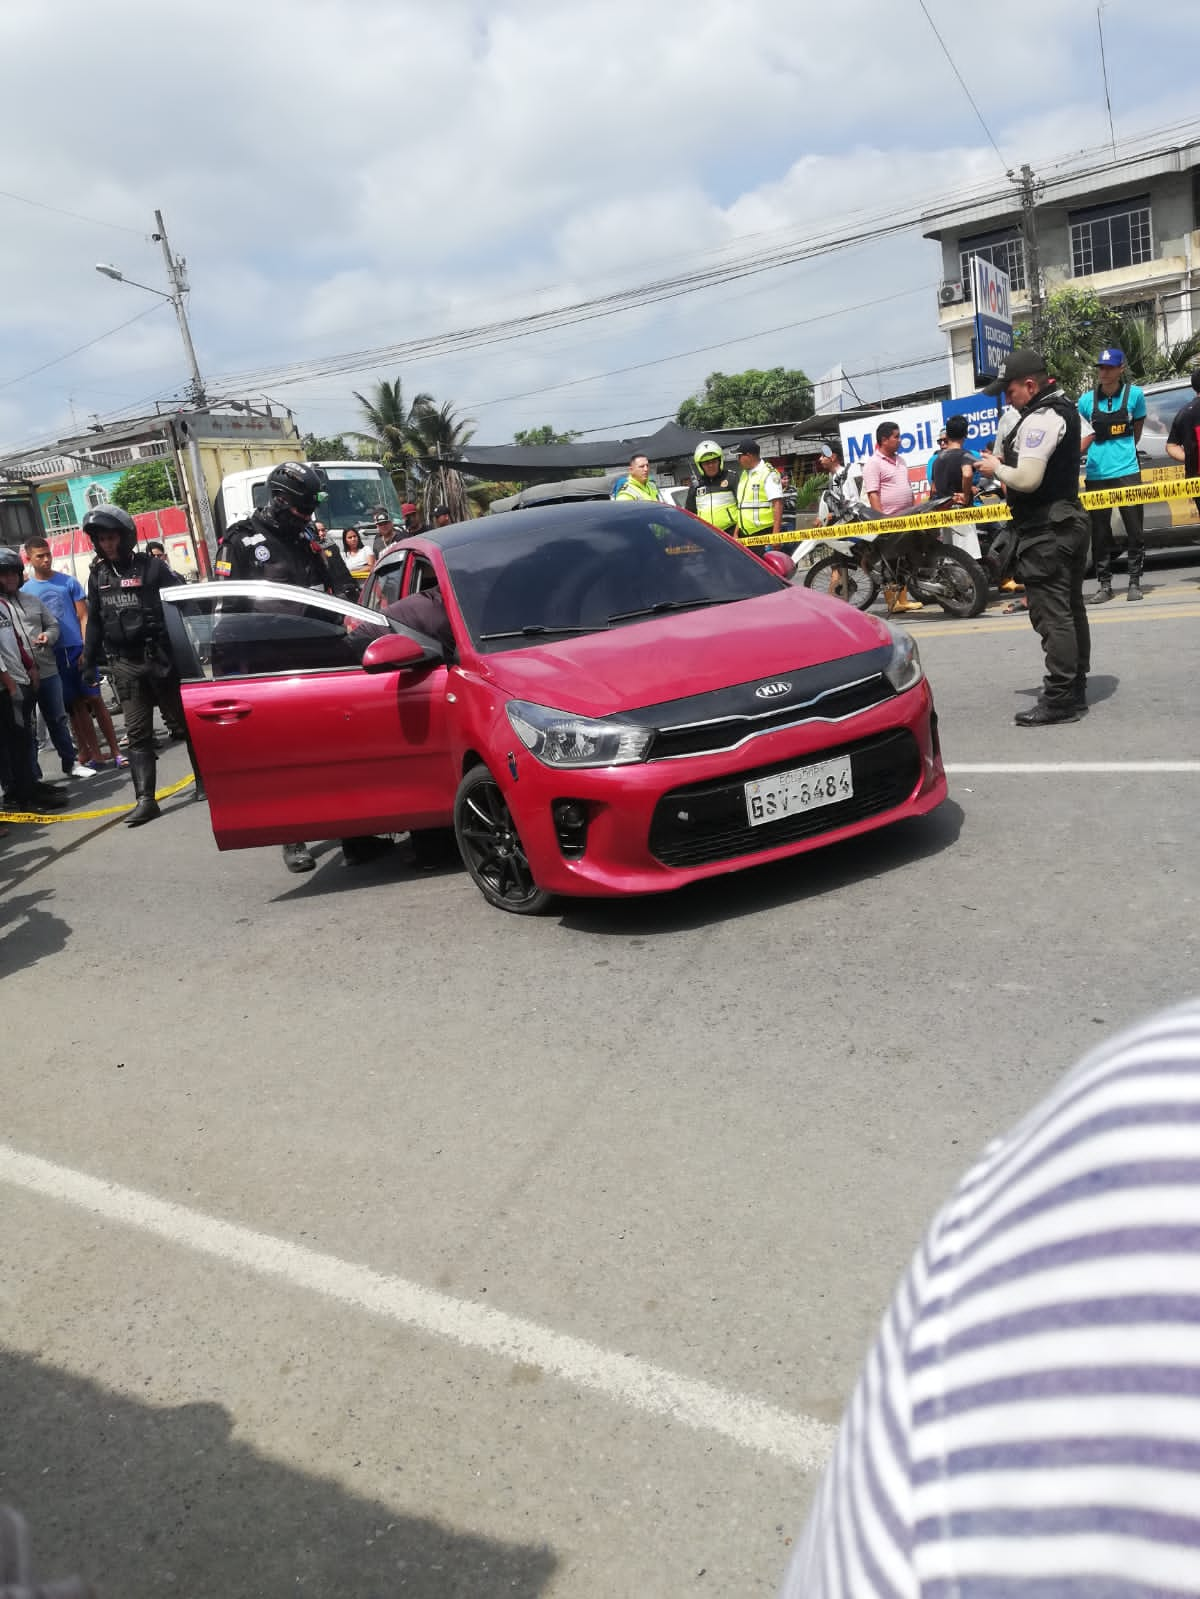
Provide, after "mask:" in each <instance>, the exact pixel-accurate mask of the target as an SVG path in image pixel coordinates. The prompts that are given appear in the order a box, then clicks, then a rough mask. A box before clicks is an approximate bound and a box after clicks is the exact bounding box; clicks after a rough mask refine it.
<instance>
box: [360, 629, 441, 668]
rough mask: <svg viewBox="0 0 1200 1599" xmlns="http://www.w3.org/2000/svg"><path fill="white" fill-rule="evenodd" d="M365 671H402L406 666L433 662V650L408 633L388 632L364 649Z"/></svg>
mask: <svg viewBox="0 0 1200 1599" xmlns="http://www.w3.org/2000/svg"><path fill="white" fill-rule="evenodd" d="M362 664H363V671H364V672H402V671H403V670H404V669H405V667H412V666H428V665H430V664H432V652H431V651H430V650H427V649H425V648H424V647H423V646H422V645H420V644H418V643H417V641H416V639H415V638H409V636H408V635H407V633H386V634H385V635H384V636H383V638H377V639H375V640H374V642H373V643H371V644H368V645H367V647H366V649H365V650H364V651H363V659H362Z"/></svg>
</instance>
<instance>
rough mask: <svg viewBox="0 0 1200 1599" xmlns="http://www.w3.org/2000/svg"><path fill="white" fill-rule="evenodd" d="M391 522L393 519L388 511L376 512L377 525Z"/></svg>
mask: <svg viewBox="0 0 1200 1599" xmlns="http://www.w3.org/2000/svg"><path fill="white" fill-rule="evenodd" d="M391 520H392V519H391V517H390V516H389V515H388V514H387V512H386V511H376V512H375V521H376V524H379V523H382V522H390V521H391Z"/></svg>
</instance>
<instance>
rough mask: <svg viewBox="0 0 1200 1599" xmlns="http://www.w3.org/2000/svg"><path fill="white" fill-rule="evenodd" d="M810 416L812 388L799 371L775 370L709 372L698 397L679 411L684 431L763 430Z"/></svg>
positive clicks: (678, 419) (690, 400)
mask: <svg viewBox="0 0 1200 1599" xmlns="http://www.w3.org/2000/svg"><path fill="white" fill-rule="evenodd" d="M812 413H813V393H812V384H811V383H810V382H809V381H808V378H807V377H806V376H805V375H804V373H803V372H801V371H800V370H799V369H796V370H791V371H789V370H787V369H786V368H784V367H781V366H775V367H772V368H771V369H770V371H769V372H759V371H756V370H754V369H753V368H752V369H751V370H749V371H747V372H730V373H725V372H710V373H709V375H708V376H707V377H706V378H705V380H704V388H703V389H702V390H701V392H700V393H699V394H693V395H689V397H688V398H687V399H686V400H685V401H684V402H683V404H682V405H681V406H680V407H679V411H678V413H677V417H676V420H677V421H678V422H679V425H680V426H681V427H685V428H739V427H763V426H765V425H767V424H769V423H772V422H799V421H801V420H802V419H803V418H804V417H806V416H811V415H812Z"/></svg>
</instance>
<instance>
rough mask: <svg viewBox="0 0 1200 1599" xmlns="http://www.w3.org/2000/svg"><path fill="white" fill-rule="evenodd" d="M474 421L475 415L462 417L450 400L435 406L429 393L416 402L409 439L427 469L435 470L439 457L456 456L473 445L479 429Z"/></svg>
mask: <svg viewBox="0 0 1200 1599" xmlns="http://www.w3.org/2000/svg"><path fill="white" fill-rule="evenodd" d="M474 420H475V419H474V417H470V416H466V417H460V416H458V415H457V413H456V412H455V409H454V407H453V405H451V404H450V402H449V401H448V400H447V402H446V403H445V404H444V405H435V404H434V403H433V400H432V398H431V397H430V396H429V395H427V394H421V395H418V396H417V398H416V399H415V400H414V401H413V409H412V427H411V429H410V434H409V442H410V444H411V446H412V449H413V451H414V453H415V454H416V455H417V456H418V457H419V459H420V460H421V462H422V464H423V465H424V466H425V468H426V470H430V469H432V467H433V466H434V465H435V464H436V462H437V461H438V460H439V459H441V458H444V457H446V456H451V455H456V454H457V453H458V451H459V450H461V449H463V448H464V447H465V446H466V445H468V444H470V442H471V440H472V439H473V438H474V437H475V429H474V428H473V427H471V426H470V423H472V422H473V421H474Z"/></svg>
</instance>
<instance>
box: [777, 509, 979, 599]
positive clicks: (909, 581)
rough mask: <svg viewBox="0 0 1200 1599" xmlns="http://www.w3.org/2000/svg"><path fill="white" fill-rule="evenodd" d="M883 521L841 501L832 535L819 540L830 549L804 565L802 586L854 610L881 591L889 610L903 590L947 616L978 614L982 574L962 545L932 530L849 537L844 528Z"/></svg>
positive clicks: (864, 510)
mask: <svg viewBox="0 0 1200 1599" xmlns="http://www.w3.org/2000/svg"><path fill="white" fill-rule="evenodd" d="M953 503H954V502H953V501H952V500H950V499H944V500H933V501H929V502H928V503H927V504H926V505H924V506H923V507H922V509H923V510H927V511H941V510H950V509H951V508H952V506H953ZM886 520H887V518H886V517H881V516H879V514H878V513H877V512H875V511H872V510H871V509H869V507H867V506H865V505H857V504H847V505H845V506H844V507H843V508H842V511H841V513H840V515H839V517H838V520H837V521H836V522H835V523H834V524H833V525H832V528H831V531H832V532H833V537H830V536H829V535H828V534H826V536H825V537H824V538H823V539H822V543H823V544H825V545H826V546H828V547H829V549H830V554H828V555H826V556H824V557H823V558H822V559H821V560H818V561H816V562H814V564H813V565H812V566H810V567H809V568H808V570H807V571H806V572H805V574H804V585H805V587H806V588H810V589H814V590H816V591H817V592H818V593H823V594H830V595H832V596H834V597H835V598H836V599H841V600H846V601H847V602H848V603H849V604H851V605H853V606H854V607H855V608H856V609H857V610H860V611H866V610H869V609H870V608H871V606H872V605H873V604H874V603H875V601H876V600H877V599H878V597H879V593H880V590H883V592H884V595H885V597H886V598H887V601H888V609H889V610H891V609H892V607H893V605H894V604H895V601H896V598H897V597H898V596H899V595H900V594H901V593H903V592H905V591H907V593H908V594H910V595H911V596H912V598H913V599H916V600H920V601H922V602H923V603H925V604H930V605H940V606H941V608H942V610H943V611H945V612H946V614H947V616H956V617H971V616H978V615H980V613H981V612H982V611H983V609H984V607H985V606H986V605H987V601H988V588H989V583H988V573H987V572H986V571H985V570H984V568H983V567H982V566H981V565H980V563H979V562H978V561H976V560H974V559H973V558H972V557H971V556H970V555H968V554H967V553H966V551H965V550H960V549H958V548H956V547H955V546H954V545H953V544H943V543H942V541H941V540H940V539H939V538H938V536H937V531H936V529H933V528H923V529H919V530H918V531H916V532H913V533H898V534H895V535H893V536H891V537H887V536H884V537H882V538H873V539H863V538H855V537H854V535H853V533H852V532H851V531H850V530H851V529H852V528H853V527H854V526H855V525H856V524H862V523H866V522H881V521H886ZM835 530H843V531H841V532H840V533H839V532H838V531H835Z"/></svg>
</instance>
